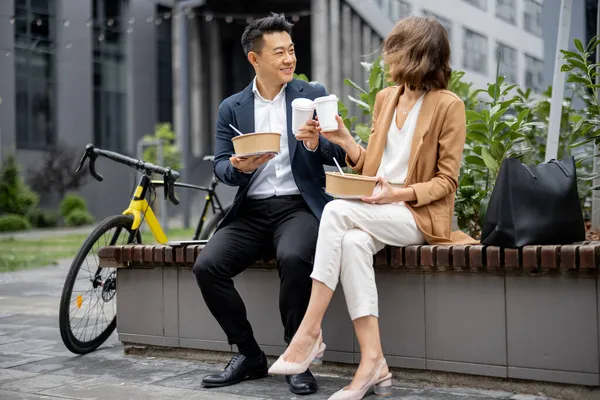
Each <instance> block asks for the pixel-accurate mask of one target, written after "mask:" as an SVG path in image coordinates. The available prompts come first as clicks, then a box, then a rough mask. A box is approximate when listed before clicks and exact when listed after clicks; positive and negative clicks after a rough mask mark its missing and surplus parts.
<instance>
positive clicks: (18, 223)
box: [0, 214, 31, 232]
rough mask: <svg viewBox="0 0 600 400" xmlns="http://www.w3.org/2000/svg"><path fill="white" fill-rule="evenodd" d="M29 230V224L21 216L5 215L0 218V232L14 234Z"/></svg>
mask: <svg viewBox="0 0 600 400" xmlns="http://www.w3.org/2000/svg"><path fill="white" fill-rule="evenodd" d="M28 229H31V224H30V223H29V221H28V220H27V218H25V217H24V216H22V215H17V214H6V215H3V216H0V232H16V231H26V230H28Z"/></svg>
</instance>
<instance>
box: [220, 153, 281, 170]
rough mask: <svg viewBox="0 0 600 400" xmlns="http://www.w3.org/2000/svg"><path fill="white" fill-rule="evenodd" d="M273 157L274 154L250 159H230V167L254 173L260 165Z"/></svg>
mask: <svg viewBox="0 0 600 400" xmlns="http://www.w3.org/2000/svg"><path fill="white" fill-rule="evenodd" d="M273 157H275V154H272V153H271V154H263V155H260V156H250V157H230V158H229V161H231V165H233V167H234V168H235V169H237V170H238V171H241V172H244V173H250V172H254V171H256V170H257V169H258V168H259V167H260V166H261V165H263V164H264V163H266V162H267V161H269V160H270V159H272V158H273Z"/></svg>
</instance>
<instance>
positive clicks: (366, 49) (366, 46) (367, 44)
mask: <svg viewBox="0 0 600 400" xmlns="http://www.w3.org/2000/svg"><path fill="white" fill-rule="evenodd" d="M372 44H373V41H372V39H371V27H369V25H367V24H363V26H362V54H363V56H364V58H363V59H362V61H365V62H371V61H373V55H372V53H373V50H372V48H371V45H372ZM363 80H364V81H365V82H367V81H368V80H369V73H368V72H367V71H366V70H365V69H364V68H363ZM367 85H368V84H366V83H365V86H367Z"/></svg>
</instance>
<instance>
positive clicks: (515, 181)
mask: <svg viewBox="0 0 600 400" xmlns="http://www.w3.org/2000/svg"><path fill="white" fill-rule="evenodd" d="M583 240H585V224H584V221H583V212H582V209H581V204H580V202H579V194H578V191H577V174H576V169H575V159H574V158H573V157H568V158H565V159H562V160H551V161H549V162H547V163H543V164H539V165H525V164H523V163H522V162H521V161H519V160H517V159H516V158H507V159H505V160H504V161H503V162H502V166H501V167H500V171H499V174H498V178H497V180H496V186H495V187H494V190H493V191H492V196H491V198H490V202H489V204H488V209H487V212H486V215H485V219H484V223H483V229H482V234H481V243H482V244H484V245H486V246H500V247H522V246H527V245H543V244H570V243H574V242H579V241H583Z"/></svg>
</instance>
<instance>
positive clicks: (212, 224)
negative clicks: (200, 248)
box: [198, 206, 231, 240]
mask: <svg viewBox="0 0 600 400" xmlns="http://www.w3.org/2000/svg"><path fill="white" fill-rule="evenodd" d="M229 210H231V206H227V207H225V208H224V209H223V211H217V213H216V214H215V215H213V216H212V217H210V219H209V220H208V221H206V222H205V223H204V226H203V227H202V231H201V232H200V237H199V238H198V239H200V240H208V239H210V238H211V237H212V235H214V233H215V231H216V230H217V226H218V225H219V222H221V220H222V219H223V218H225V215H227V213H228V212H229Z"/></svg>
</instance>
